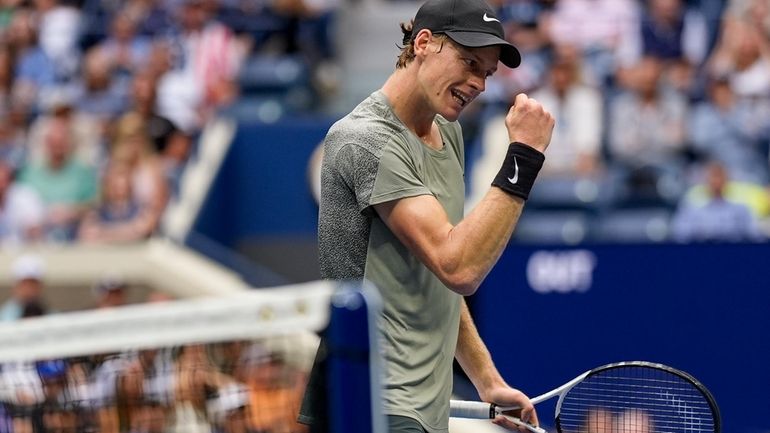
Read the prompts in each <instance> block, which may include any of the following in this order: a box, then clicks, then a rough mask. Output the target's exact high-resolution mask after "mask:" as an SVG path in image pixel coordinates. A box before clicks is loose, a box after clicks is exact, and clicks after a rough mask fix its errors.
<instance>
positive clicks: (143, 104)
mask: <svg viewBox="0 0 770 433" xmlns="http://www.w3.org/2000/svg"><path fill="white" fill-rule="evenodd" d="M156 84H157V81H156V79H155V78H154V77H153V76H152V74H150V73H147V72H141V73H138V74H136V75H135V76H134V79H133V84H132V91H131V95H132V98H133V101H132V108H131V110H130V111H128V112H127V113H125V114H124V115H123V116H122V117H121V120H120V121H119V122H121V123H122V122H126V123H131V122H134V121H136V120H131V118H138V119H140V120H142V121H143V122H144V124H145V132H146V134H147V135H148V137H149V139H150V140H151V141H152V143H153V146H154V148H155V151H156V152H157V153H158V154H159V155H160V158H161V161H162V162H161V164H162V166H163V172H164V174H165V177H166V179H167V181H168V183H169V187H170V189H171V192H172V195H173V193H174V192H175V191H177V188H178V184H179V181H180V178H181V175H182V170H183V169H184V166H185V164H186V163H187V160H188V158H189V156H190V151H191V148H192V138H191V137H190V136H189V135H187V134H185V133H184V132H183V131H182V130H180V129H179V128H178V127H177V126H176V125H174V123H172V122H171V121H170V120H169V119H167V118H165V117H163V116H161V115H160V114H158V113H157V111H156V109H155V102H156V89H155V87H156Z"/></svg>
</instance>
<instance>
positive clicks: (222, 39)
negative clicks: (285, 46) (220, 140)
mask: <svg viewBox="0 0 770 433" xmlns="http://www.w3.org/2000/svg"><path fill="white" fill-rule="evenodd" d="M204 6H205V5H204V1H203V0H184V2H183V3H182V5H181V6H180V9H179V24H180V25H179V31H178V33H177V34H176V35H175V36H174V37H173V38H172V39H171V40H170V41H169V42H170V46H171V47H172V52H171V55H172V59H173V68H172V70H170V71H169V72H167V73H166V74H165V75H163V77H161V79H160V82H159V83H158V86H159V87H158V107H159V112H160V114H161V115H163V116H164V117H167V118H168V119H171V121H172V122H174V124H176V125H178V126H179V127H180V128H181V129H182V130H183V131H185V132H188V133H192V132H195V131H198V130H199V129H200V128H201V127H202V126H203V124H204V123H205V122H206V121H207V120H208V118H209V117H210V116H211V115H212V113H213V112H215V111H216V110H218V109H219V108H220V107H223V106H226V105H228V104H229V103H231V102H232V101H233V99H234V98H235V96H236V95H237V86H236V78H237V76H238V72H239V70H240V67H241V63H242V61H243V58H244V56H245V54H246V50H245V47H244V46H243V45H242V44H241V43H240V42H239V41H238V39H237V38H235V37H234V34H233V32H232V31H231V30H230V29H229V28H228V27H227V26H225V25H223V24H221V23H218V22H216V21H213V20H211V16H210V11H209V10H208V9H207V8H206V7H204Z"/></svg>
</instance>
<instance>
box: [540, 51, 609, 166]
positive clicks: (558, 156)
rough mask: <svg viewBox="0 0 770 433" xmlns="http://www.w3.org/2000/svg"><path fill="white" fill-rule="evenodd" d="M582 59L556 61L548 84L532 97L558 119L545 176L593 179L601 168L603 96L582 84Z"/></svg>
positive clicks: (549, 75) (550, 72)
mask: <svg viewBox="0 0 770 433" xmlns="http://www.w3.org/2000/svg"><path fill="white" fill-rule="evenodd" d="M577 61H579V59H574V60H573V59H569V58H565V59H556V60H555V61H554V62H553V63H552V64H551V67H550V71H549V74H548V84H546V85H545V86H543V87H541V88H540V89H538V90H536V91H535V92H533V93H532V97H533V98H535V99H536V100H538V101H540V103H541V104H543V106H544V107H545V108H546V109H547V110H548V111H550V112H551V113H553V114H554V116H556V118H557V119H558V121H557V122H556V128H555V129H554V131H553V136H552V138H551V143H553V144H554V148H553V149H552V150H553V151H555V152H552V153H549V154H548V158H546V162H545V164H543V174H545V175H551V176H553V175H565V176H568V177H583V176H592V175H594V174H595V173H596V172H597V171H598V170H599V169H600V168H601V139H602V121H603V102H602V95H601V93H600V92H599V91H598V90H596V89H595V88H593V87H590V86H587V85H584V84H582V83H581V82H580V75H579V74H580V70H581V68H580V65H579V63H577Z"/></svg>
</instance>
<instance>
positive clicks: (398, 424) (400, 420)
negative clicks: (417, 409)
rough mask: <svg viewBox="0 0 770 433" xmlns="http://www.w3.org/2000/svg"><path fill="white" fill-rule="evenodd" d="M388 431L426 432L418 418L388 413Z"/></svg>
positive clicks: (395, 432)
mask: <svg viewBox="0 0 770 433" xmlns="http://www.w3.org/2000/svg"><path fill="white" fill-rule="evenodd" d="M388 433H426V432H425V429H424V428H422V425H420V423H419V422H417V420H415V419H413V418H409V417H405V416H399V415H388Z"/></svg>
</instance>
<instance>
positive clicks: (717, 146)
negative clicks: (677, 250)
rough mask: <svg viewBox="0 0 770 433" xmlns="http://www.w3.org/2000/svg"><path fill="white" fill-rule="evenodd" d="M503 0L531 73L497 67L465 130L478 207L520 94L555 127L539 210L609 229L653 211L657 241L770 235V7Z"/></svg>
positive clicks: (538, 192)
mask: <svg viewBox="0 0 770 433" xmlns="http://www.w3.org/2000/svg"><path fill="white" fill-rule="evenodd" d="M494 3H495V5H496V6H497V7H498V9H499V11H500V12H499V13H500V17H501V19H502V20H503V22H504V25H505V27H506V33H507V37H508V38H509V39H510V41H511V42H512V43H513V44H515V45H516V46H517V47H518V48H519V50H520V51H521V52H522V55H523V62H522V66H520V67H519V68H517V69H514V70H509V69H507V68H501V69H500V70H498V72H497V73H496V74H495V75H494V76H493V77H492V78H491V79H490V80H488V82H487V89H486V92H485V93H484V94H483V97H484V100H483V101H482V103H481V104H477V106H476V107H475V108H476V111H475V112H474V113H466V114H467V115H466V116H465V118H464V119H463V120H462V121H464V122H465V124H466V125H465V126H466V128H465V129H466V130H468V131H469V132H468V135H469V138H470V140H469V141H468V140H466V141H468V144H469V146H470V147H471V148H470V149H469V151H468V154H469V167H470V168H469V170H470V176H469V186H470V188H469V194H470V202H471V205H472V204H473V203H474V202H475V200H477V199H478V197H480V195H481V194H482V193H483V191H484V190H485V189H486V188H487V187H488V185H489V183H490V181H491V179H492V178H493V177H494V174H495V173H497V170H498V169H499V161H501V160H502V156H501V153H502V152H504V151H505V147H504V146H499V143H501V142H505V141H506V140H507V138H506V137H507V134H506V131H505V128H504V123H503V120H502V119H503V117H504V115H505V111H506V107H507V106H508V105H510V103H511V102H512V98H513V97H514V96H515V95H516V94H517V93H518V92H522V91H523V92H528V93H529V94H530V96H532V97H534V98H535V99H537V100H538V101H540V102H542V103H543V105H544V106H545V107H546V108H547V109H549V111H551V112H552V113H553V114H554V115H555V117H556V119H557V122H556V128H555V130H554V135H553V140H552V142H551V146H550V147H549V149H548V154H547V158H546V162H545V166H544V167H543V171H542V173H541V175H540V177H539V178H538V182H537V184H536V185H535V190H533V194H532V196H531V200H530V201H529V203H528V212H530V213H532V214H536V215H538V216H540V215H543V218H544V219H546V218H548V215H545V214H541V213H538V212H537V211H538V210H543V209H547V210H552V211H556V210H558V211H565V210H581V211H584V212H585V213H587V214H588V215H589V218H588V219H589V220H590V219H591V218H593V219H594V220H596V221H603V218H604V217H607V218H608V219H607V220H606V221H607V224H603V227H604V228H608V227H611V226H612V224H611V223H610V219H609V218H610V216H611V214H613V213H615V214H617V212H616V211H629V212H630V210H633V209H636V210H639V211H641V210H642V209H643V210H644V211H646V212H647V215H652V214H653V212H652V211H653V210H654V211H655V212H656V213H655V215H658V216H660V215H663V216H664V218H663V219H662V220H661V221H662V222H663V224H664V226H662V227H661V230H660V231H658V232H657V234H656V235H655V236H652V237H651V238H650V239H649V240H668V239H675V240H681V241H743V240H752V241H753V240H761V239H763V238H764V237H765V235H766V234H767V233H768V230H767V229H766V228H764V229H763V227H766V225H767V224H766V220H767V218H768V217H769V216H770V206H768V204H769V203H770V196H769V195H768V191H769V189H768V185H769V184H768V182H770V162H769V160H768V147H769V144H770V1H767V0H497V1H495V2H494ZM637 214H639V213H638V212H637ZM550 215H554V213H553V212H551V214H550ZM561 215H566V214H565V213H564V212H562V214H561ZM581 221H582V220H581ZM635 222H636V223H637V229H639V227H641V229H639V230H643V229H644V224H643V223H644V219H643V218H642V219H638V220H635ZM763 222H764V223H765V224H764V225H763ZM629 226H630V225H629ZM558 228H559V227H558V226H553V227H550V229H551V230H556V231H558ZM594 228H595V227H594ZM601 229H602V228H601V227H600V229H599V230H601ZM517 230H519V229H518V228H517ZM523 230H524V231H526V227H525V228H524V229H523ZM586 230H587V232H586V233H585V236H584V237H583V238H581V239H584V240H585V239H590V236H591V230H592V227H587V228H586ZM594 234H596V235H597V238H599V239H602V240H606V238H603V237H601V234H600V233H594ZM615 234H621V233H615ZM562 240H565V239H562ZM638 240H647V239H638Z"/></svg>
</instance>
